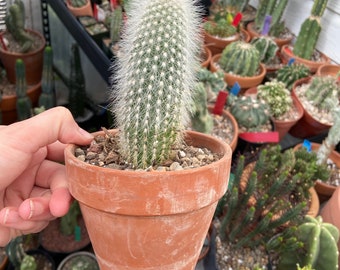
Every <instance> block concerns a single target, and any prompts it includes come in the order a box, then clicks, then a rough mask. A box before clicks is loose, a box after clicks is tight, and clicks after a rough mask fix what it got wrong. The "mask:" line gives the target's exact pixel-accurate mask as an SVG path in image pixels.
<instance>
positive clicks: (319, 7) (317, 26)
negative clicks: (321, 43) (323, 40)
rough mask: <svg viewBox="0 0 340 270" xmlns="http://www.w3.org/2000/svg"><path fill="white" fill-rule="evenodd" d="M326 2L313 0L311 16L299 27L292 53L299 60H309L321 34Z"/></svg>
mask: <svg viewBox="0 0 340 270" xmlns="http://www.w3.org/2000/svg"><path fill="white" fill-rule="evenodd" d="M327 2H328V0H315V1H314V4H313V7H312V11H311V16H309V17H308V18H307V19H306V20H305V21H304V22H303V23H302V25H301V28H300V31H299V34H298V36H297V38H296V42H295V44H294V49H293V53H294V54H295V55H296V56H298V57H301V58H304V59H308V60H310V59H311V57H312V55H313V53H314V50H315V46H316V43H317V41H318V39H319V35H320V32H321V23H320V20H321V17H322V15H323V13H324V12H325V9H326V6H327Z"/></svg>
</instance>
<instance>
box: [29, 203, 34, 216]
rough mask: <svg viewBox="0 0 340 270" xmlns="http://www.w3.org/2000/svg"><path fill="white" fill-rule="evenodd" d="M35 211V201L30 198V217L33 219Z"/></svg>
mask: <svg viewBox="0 0 340 270" xmlns="http://www.w3.org/2000/svg"><path fill="white" fill-rule="evenodd" d="M33 213H34V203H33V202H32V200H30V214H29V215H28V219H31V218H32V216H33Z"/></svg>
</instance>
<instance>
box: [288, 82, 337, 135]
mask: <svg viewBox="0 0 340 270" xmlns="http://www.w3.org/2000/svg"><path fill="white" fill-rule="evenodd" d="M292 95H293V96H296V97H297V99H298V101H299V102H300V103H301V104H302V107H303V108H304V114H303V117H302V118H301V119H300V120H299V121H298V122H297V123H296V125H294V126H293V127H292V128H291V130H290V131H289V133H290V134H291V135H293V136H295V137H297V138H308V137H312V136H316V135H318V134H321V133H322V132H326V131H328V130H329V128H330V127H331V126H332V125H333V123H334V119H333V116H332V110H333V108H335V107H336V106H339V96H340V84H339V82H338V81H337V79H336V78H335V77H331V76H326V77H323V76H313V77H307V78H302V79H300V80H298V81H296V82H295V84H294V86H293V91H292Z"/></svg>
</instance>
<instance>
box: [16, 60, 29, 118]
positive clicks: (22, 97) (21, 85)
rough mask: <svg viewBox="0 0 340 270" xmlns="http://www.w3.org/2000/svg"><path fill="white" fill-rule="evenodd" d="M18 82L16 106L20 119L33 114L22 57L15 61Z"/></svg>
mask: <svg viewBox="0 0 340 270" xmlns="http://www.w3.org/2000/svg"><path fill="white" fill-rule="evenodd" d="M15 74H16V84H15V92H16V95H17V101H16V108H17V114H18V120H19V121H20V120H24V119H27V118H30V117H31V115H32V102H31V100H30V98H29V97H28V96H27V93H26V92H27V86H26V76H25V64H24V61H22V59H17V61H16V63H15Z"/></svg>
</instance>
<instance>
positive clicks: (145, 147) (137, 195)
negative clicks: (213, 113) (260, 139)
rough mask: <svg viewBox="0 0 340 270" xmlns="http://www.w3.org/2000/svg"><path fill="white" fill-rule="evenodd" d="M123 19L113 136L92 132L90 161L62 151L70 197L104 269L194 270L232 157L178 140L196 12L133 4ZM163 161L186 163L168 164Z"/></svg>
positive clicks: (190, 134)
mask: <svg viewBox="0 0 340 270" xmlns="http://www.w3.org/2000/svg"><path fill="white" fill-rule="evenodd" d="M127 12H128V14H127V16H128V18H129V19H128V21H127V24H126V28H125V29H124V32H123V42H122V43H121V50H122V56H121V57H120V58H118V59H117V60H118V63H117V66H116V68H118V70H115V75H116V77H114V80H115V84H114V90H115V91H113V92H112V97H113V98H114V103H113V104H112V106H111V108H112V110H113V111H114V113H115V119H116V123H117V126H118V129H115V130H112V131H103V132H99V133H94V136H95V140H94V142H93V143H92V144H91V145H90V146H89V147H88V148H89V150H91V151H90V152H89V153H88V151H87V149H86V148H79V147H76V146H75V145H70V146H68V147H67V148H66V149H65V162H66V171H67V177H68V181H69V187H70V192H71V194H72V195H73V196H74V197H75V198H76V199H77V200H78V201H79V204H80V208H81V211H82V215H83V217H84V220H85V223H86V227H87V230H88V233H89V236H90V239H91V242H92V246H93V249H94V252H95V254H96V257H97V260H98V264H99V266H100V268H101V269H102V270H105V269H107V270H108V269H110V270H111V269H123V268H127V269H143V268H144V269H146V268H147V269H150V270H151V269H155V270H156V269H161V268H163V269H169V270H170V269H178V270H180V269H194V267H195V265H196V263H197V259H198V257H199V254H200V251H201V249H202V246H203V243H204V240H205V237H206V235H207V232H208V229H209V226H210V222H211V219H212V217H213V213H214V211H215V208H216V205H217V202H218V199H219V198H220V197H222V195H223V194H224V193H225V191H226V189H227V185H228V180H227V179H228V178H229V172H230V163H231V155H232V151H231V149H230V147H229V146H228V145H227V144H226V143H225V142H223V141H222V140H219V139H217V138H214V137H212V136H209V135H205V134H203V133H198V132H194V131H184V126H185V120H189V115H188V111H187V110H189V109H190V106H191V100H192V97H193V92H192V90H193V89H192V87H193V86H194V83H193V82H194V79H195V74H196V69H197V67H199V60H198V56H199V53H200V48H201V42H200V38H199V27H198V26H199V24H200V18H199V13H198V8H197V6H196V5H194V2H193V1H190V0H181V1H177V0H170V1H169V0H155V1H149V0H143V1H140V0H138V1H137V0H133V1H130V2H129V9H128V10H127ZM183 140H184V141H185V142H186V144H182V143H181V142H183ZM102 143H104V144H105V145H106V146H105V149H106V150H109V149H110V147H111V146H112V147H113V148H111V149H112V150H113V151H112V152H110V154H109V156H107V155H106V154H105V153H102V154H104V156H103V155H102V154H100V149H102V150H103V149H104V148H102V147H101V146H100V145H102ZM107 143H109V144H111V146H109V145H108V144H107ZM112 143H113V144H112ZM185 145H188V146H190V147H189V148H190V149H195V148H199V149H201V150H199V149H196V150H194V152H196V151H198V152H199V153H201V156H200V157H203V156H205V154H204V151H203V149H209V152H210V153H211V155H208V156H209V158H204V163H205V165H204V166H202V165H203V164H202V163H201V165H199V164H197V165H196V166H194V167H193V165H190V164H192V161H195V160H196V161H199V160H200V159H198V158H197V159H190V158H189V157H188V156H187V154H185V153H186V151H179V152H178V150H176V148H175V146H177V149H182V150H185V148H183V146H185ZM108 147H109V148H108ZM96 149H97V150H96ZM202 151H203V152H202ZM75 152H77V156H76V155H75ZM91 152H92V153H94V156H93V155H92V154H91ZM96 152H97V154H96ZM178 154H179V155H178ZM91 155H92V158H91ZM117 155H118V156H117ZM202 155H203V156H202ZM105 156H106V157H105ZM214 156H215V158H214ZM100 157H104V159H105V161H103V160H98V162H96V161H95V160H93V158H95V159H96V158H100ZM115 157H117V158H118V159H116V158H115ZM171 157H178V158H181V157H182V158H183V159H185V163H184V160H183V159H182V158H181V159H182V160H180V159H175V160H174V162H171V164H169V163H168V162H167V161H170V160H173V158H171ZM88 158H91V160H92V161H89V159H88ZM84 160H85V161H84ZM110 160H111V161H112V162H113V161H115V160H116V162H113V163H111V164H108V162H109V161H110ZM117 161H118V163H117ZM119 161H120V162H119ZM201 161H203V160H202V159H201ZM180 162H182V163H180ZM105 163H106V164H105ZM178 163H179V164H178ZM95 164H98V165H102V166H98V165H95ZM185 164H186V165H185ZM183 166H184V167H183ZM186 166H188V167H186ZM170 169H172V170H170ZM197 198H199V199H198V200H197ZM98 222H99V223H100V226H99V227H98V224H99V223H98ZM98 228H102V229H98ZM141 236H142V237H141ZM112 243H114V244H112ZM117 246H118V247H119V248H118V249H117V248H116V247H117Z"/></svg>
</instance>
